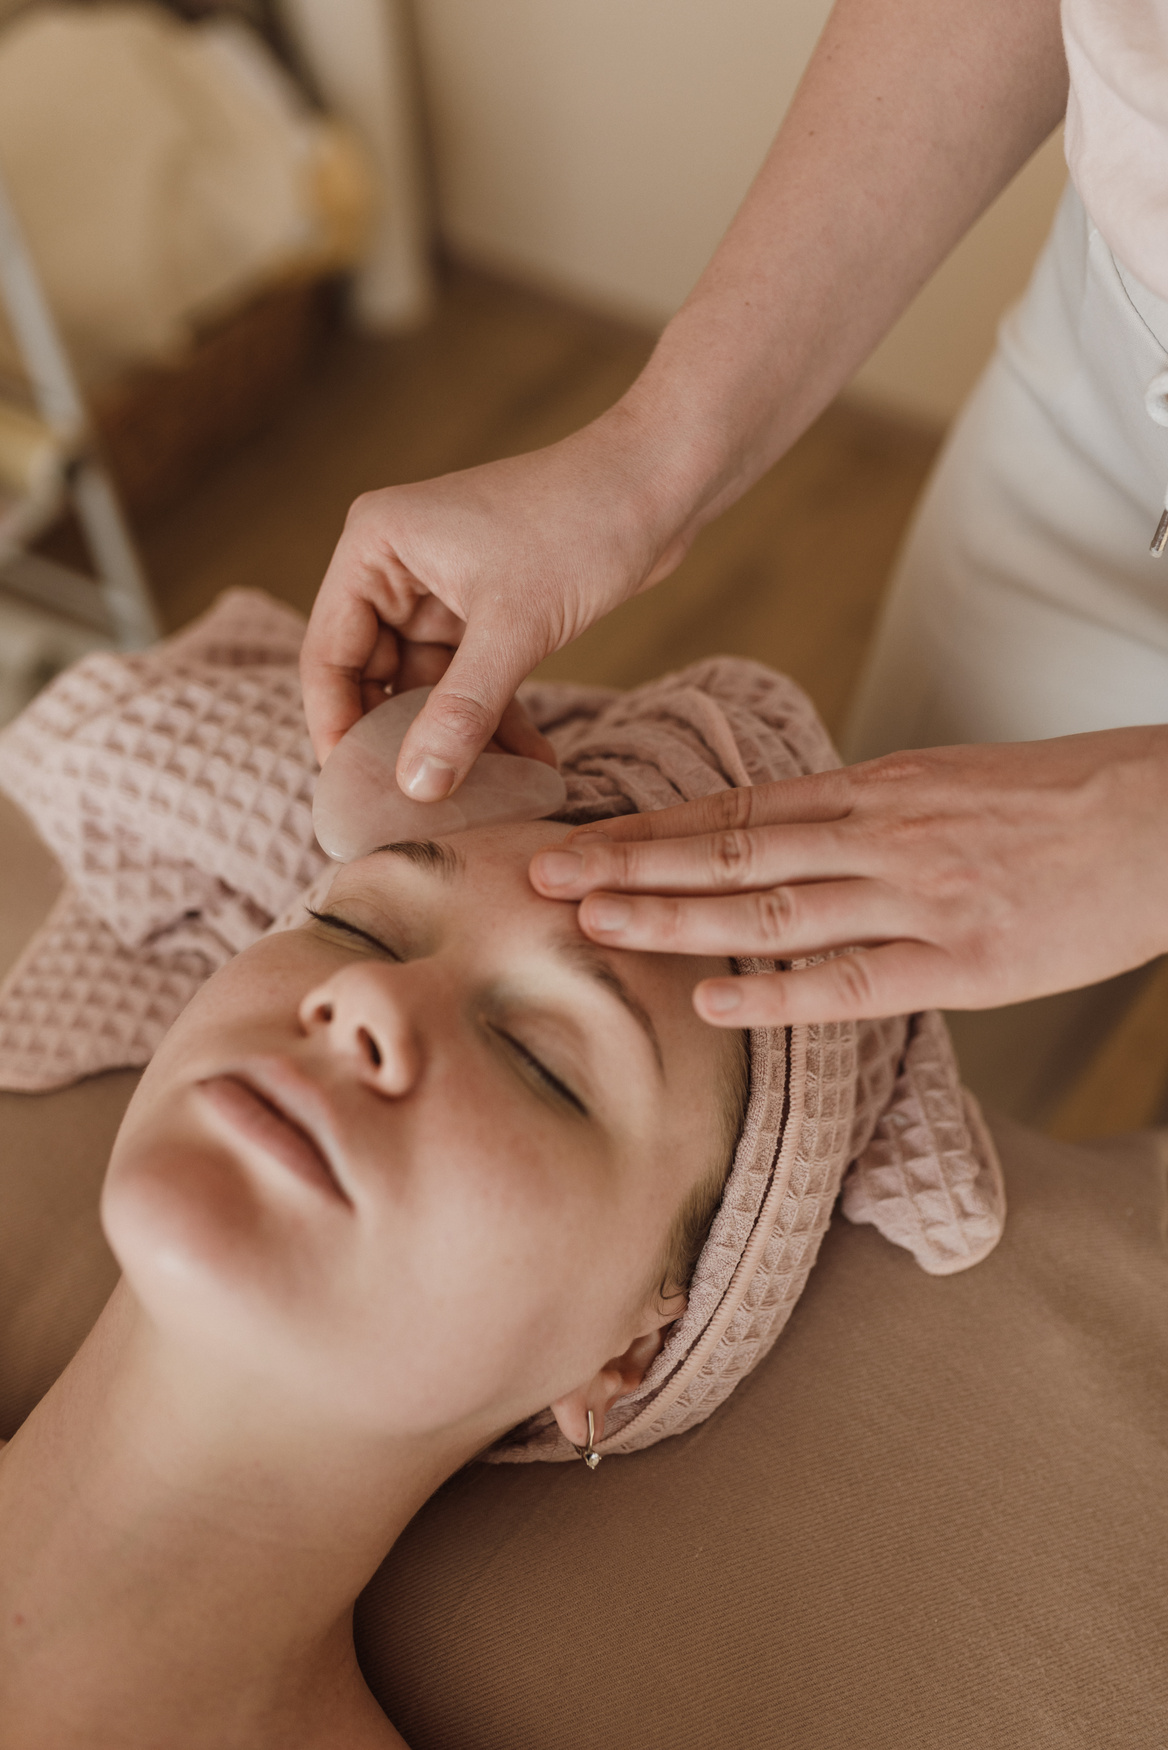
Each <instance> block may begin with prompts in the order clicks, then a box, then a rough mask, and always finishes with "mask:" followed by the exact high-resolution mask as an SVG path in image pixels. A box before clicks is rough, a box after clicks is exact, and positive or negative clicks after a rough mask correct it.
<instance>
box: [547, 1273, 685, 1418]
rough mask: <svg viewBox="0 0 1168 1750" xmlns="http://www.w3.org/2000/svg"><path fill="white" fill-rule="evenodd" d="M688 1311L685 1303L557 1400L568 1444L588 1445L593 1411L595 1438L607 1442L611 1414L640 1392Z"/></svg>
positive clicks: (554, 1411) (554, 1410) (555, 1413)
mask: <svg viewBox="0 0 1168 1750" xmlns="http://www.w3.org/2000/svg"><path fill="white" fill-rule="evenodd" d="M684 1311H685V1301H684V1299H683V1300H681V1301H680V1305H679V1307H678V1309H677V1310H676V1311H673V1312H672V1313H671V1314H670V1317H669V1318H668V1320H666V1321H665V1323H664V1324H660V1325H654V1327H653V1329H652V1330H651V1331H646V1332H645V1333H644V1335H642V1336H640V1337H634V1338H633V1340H632V1342H631V1343H630V1344H629V1346H628V1348H627V1349H626V1350H625V1352H624V1354H623V1355H617V1356H615V1357H614V1358H613V1360H611V1361H606V1362H605V1364H604V1366H603V1367H602V1368H601V1369H600V1372H599V1373H597V1374H596V1375H594V1377H593V1378H592V1379H590V1380H589V1381H588V1382H587V1384H586V1385H581V1386H577V1387H576V1389H575V1390H574V1391H570V1392H565V1393H564V1396H563V1397H562V1398H557V1399H556V1401H555V1403H554V1404H553V1405H552V1406H551V1410H552V1414H553V1416H554V1417H555V1419H556V1422H557V1424H558V1425H559V1430H560V1433H561V1434H562V1435H563V1436H564V1438H565V1439H566V1440H570V1441H571V1442H572V1445H573V1446H585V1445H586V1444H587V1442H588V1412H589V1410H591V1411H592V1419H593V1422H594V1423H595V1425H596V1433H595V1438H596V1439H597V1440H603V1439H604V1422H605V1417H606V1416H607V1415H608V1412H609V1410H611V1408H612V1406H613V1405H614V1404H615V1403H616V1401H617V1399H618V1398H623V1397H627V1396H628V1394H629V1392H631V1391H636V1389H637V1387H638V1386H639V1385H640V1383H641V1381H642V1380H643V1379H644V1377H645V1375H646V1374H647V1373H648V1371H649V1369H650V1367H652V1365H653V1363H654V1361H656V1359H657V1357H658V1355H660V1353H661V1351H662V1349H664V1347H665V1336H666V1333H667V1331H668V1330H669V1328H670V1326H671V1325H673V1324H675V1323H676V1321H677V1320H678V1319H679V1318H680V1317H681V1315H682V1313H683V1312H684Z"/></svg>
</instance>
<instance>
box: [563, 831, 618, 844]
mask: <svg viewBox="0 0 1168 1750" xmlns="http://www.w3.org/2000/svg"><path fill="white" fill-rule="evenodd" d="M570 842H571V843H572V844H574V845H611V843H612V840H611V839H610V838H609V836H608V834H607V833H606V832H600V831H598V830H597V828H596V827H594V826H578V827H577V828H576V830H575V832H574V833H573V834H572V837H571V841H570Z"/></svg>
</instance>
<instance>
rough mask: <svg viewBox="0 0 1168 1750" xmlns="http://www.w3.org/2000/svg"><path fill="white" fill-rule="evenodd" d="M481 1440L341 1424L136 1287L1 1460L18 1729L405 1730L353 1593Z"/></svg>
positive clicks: (33, 1737)
mask: <svg viewBox="0 0 1168 1750" xmlns="http://www.w3.org/2000/svg"><path fill="white" fill-rule="evenodd" d="M477 1444H478V1442H477V1441H472V1440H470V1439H469V1438H468V1437H467V1436H466V1434H465V1432H463V1434H462V1437H461V1440H459V1439H457V1438H456V1437H453V1436H451V1437H448V1438H446V1439H445V1440H443V1439H441V1438H437V1439H432V1440H430V1441H427V1442H418V1441H396V1442H395V1441H394V1440H392V1439H389V1438H386V1437H385V1436H377V1437H375V1436H372V1435H369V1436H361V1435H358V1436H352V1435H351V1434H350V1435H347V1436H346V1437H345V1438H344V1439H343V1440H341V1439H338V1437H337V1432H336V1430H335V1429H331V1428H322V1427H319V1426H316V1427H314V1426H312V1423H311V1418H310V1416H308V1415H307V1414H306V1413H304V1411H303V1410H302V1409H301V1408H300V1407H299V1406H291V1407H290V1406H289V1405H288V1404H287V1403H286V1402H280V1401H276V1400H275V1399H274V1398H273V1397H272V1396H271V1395H269V1394H268V1393H266V1391H265V1387H264V1382H263V1381H262V1380H258V1379H256V1378H251V1379H246V1380H236V1381H233V1382H231V1383H230V1384H229V1385H225V1384H224V1382H223V1380H222V1378H221V1377H218V1378H213V1377H211V1372H210V1370H208V1369H205V1368H202V1367H201V1366H200V1364H199V1362H198V1361H197V1359H196V1358H194V1357H192V1356H191V1355H190V1354H189V1353H175V1352H174V1350H173V1347H172V1346H171V1345H168V1343H167V1341H166V1340H165V1338H164V1337H163V1336H162V1335H161V1334H160V1333H159V1332H158V1331H157V1329H156V1327H154V1326H153V1325H152V1324H151V1322H150V1321H149V1319H148V1318H147V1317H146V1316H145V1315H144V1313H143V1312H142V1309H141V1308H140V1307H139V1306H138V1305H137V1303H136V1302H135V1301H134V1299H133V1297H132V1296H131V1294H130V1292H129V1291H128V1289H126V1287H125V1286H124V1285H122V1286H121V1287H120V1288H119V1289H118V1290H117V1291H116V1292H115V1294H114V1296H113V1297H112V1299H111V1301H110V1302H109V1304H108V1305H107V1307H106V1309H105V1311H104V1313H103V1314H102V1316H101V1318H100V1319H99V1321H98V1324H97V1325H96V1327H95V1328H94V1331H93V1332H92V1334H91V1335H90V1337H89V1339H88V1340H87V1342H86V1344H85V1345H84V1347H83V1348H82V1349H81V1351H80V1352H79V1354H78V1355H77V1357H76V1359H75V1360H74V1362H73V1363H72V1364H71V1366H70V1367H69V1368H68V1369H67V1370H66V1372H65V1373H64V1374H63V1375H62V1377H61V1379H60V1380H59V1381H58V1382H57V1384H56V1386H54V1388H53V1390H52V1391H51V1392H50V1393H49V1394H48V1395H47V1397H46V1398H45V1399H44V1400H43V1401H42V1403H41V1404H40V1405H39V1406H38V1408H37V1409H36V1411H34V1413H33V1415H32V1416H30V1417H29V1419H28V1421H27V1422H26V1423H25V1424H24V1426H23V1427H22V1428H21V1430H20V1432H19V1433H18V1434H17V1435H16V1437H15V1439H14V1440H13V1441H12V1442H11V1444H10V1445H9V1446H8V1447H7V1448H5V1450H4V1452H3V1455H2V1457H0V1698H2V1705H0V1711H2V1712H3V1713H4V1715H5V1718H6V1720H7V1721H8V1729H9V1730H10V1731H11V1730H12V1729H13V1727H14V1726H16V1727H17V1729H16V1731H15V1734H14V1736H13V1737H12V1738H10V1739H9V1740H8V1741H9V1742H13V1743H19V1744H21V1745H22V1746H23V1745H29V1746H33V1745H36V1746H39V1745H41V1744H42V1743H43V1744H45V1745H49V1744H52V1745H53V1746H54V1750H70V1747H72V1746H73V1745H78V1746H80V1745H81V1744H84V1745H85V1746H87V1747H94V1746H97V1745H105V1744H106V1743H107V1742H108V1743H109V1744H110V1745H114V1744H116V1745H118V1746H120V1747H124V1750H134V1747H136V1746H138V1745H146V1744H149V1745H150V1746H152V1747H153V1746H165V1750H183V1747H184V1746H186V1745H188V1744H190V1745H194V1744H200V1745H202V1744H207V1743H214V1744H216V1745H217V1746H222V1750H229V1747H234V1746H235V1745H239V1746H241V1747H242V1746H244V1745H246V1746H247V1750H261V1747H263V1746H267V1745H269V1744H271V1745H273V1746H274V1745H277V1744H279V1745H280V1746H281V1747H282V1750H283V1747H285V1746H290V1745H293V1744H295V1745H297V1746H300V1745H304V1746H306V1747H307V1746H317V1745H319V1746H322V1747H323V1746H324V1745H341V1744H343V1745H345V1746H346V1750H349V1747H350V1746H352V1747H354V1750H356V1747H357V1746H360V1747H361V1750H364V1747H365V1746H366V1745H368V1746H370V1747H372V1746H377V1745H379V1746H388V1745H393V1744H399V1745H400V1743H401V1739H400V1738H399V1737H398V1736H397V1734H396V1733H395V1732H394V1731H393V1728H392V1727H391V1726H390V1725H389V1724H388V1722H387V1721H386V1719H385V1717H384V1715H383V1714H382V1713H381V1711H380V1709H379V1708H378V1707H377V1705H376V1703H375V1702H374V1701H373V1698H372V1696H371V1695H370V1694H369V1691H368V1690H367V1688H366V1687H365V1684H364V1681H363V1679H362V1678H361V1675H360V1672H359V1670H358V1668H357V1664H356V1658H355V1655H354V1651H353V1641H352V1631H351V1617H352V1607H353V1602H354V1600H355V1598H356V1596H357V1594H358V1592H359V1591H360V1590H361V1588H362V1586H364V1584H365V1583H366V1581H367V1580H368V1579H369V1577H370V1576H371V1574H372V1573H373V1572H374V1570H375V1569H376V1567H377V1565H378V1563H379V1562H380V1561H381V1559H382V1558H383V1556H384V1555H385V1553H386V1551H387V1550H388V1549H389V1548H390V1546H391V1545H392V1544H393V1542H394V1540H395V1539H396V1537H397V1536H398V1534H399V1532H400V1531H401V1530H402V1529H403V1528H404V1526H405V1525H406V1523H407V1522H408V1521H409V1519H410V1518H411V1517H412V1516H413V1514H414V1513H415V1512H416V1511H417V1509H418V1508H419V1507H420V1506H421V1504H422V1502H423V1501H425V1500H426V1499H427V1497H428V1496H429V1495H430V1494H432V1493H433V1491H434V1489H435V1488H437V1486H438V1484H439V1483H440V1482H441V1481H443V1479H444V1478H445V1477H446V1476H448V1475H450V1474H451V1473H452V1472H453V1471H454V1470H455V1469H457V1468H458V1466H459V1464H461V1463H462V1462H464V1461H465V1459H467V1458H468V1457H470V1455H471V1453H472V1451H473V1450H474V1449H475V1446H476V1445H477ZM18 1722H19V1725H18ZM20 1726H23V1727H24V1731H23V1733H22V1731H21V1729H20Z"/></svg>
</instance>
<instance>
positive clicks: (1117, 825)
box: [532, 727, 1168, 1027]
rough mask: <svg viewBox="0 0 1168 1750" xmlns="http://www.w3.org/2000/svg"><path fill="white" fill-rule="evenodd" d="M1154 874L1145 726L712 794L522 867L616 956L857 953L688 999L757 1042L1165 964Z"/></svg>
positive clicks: (1158, 733) (1162, 779) (984, 1002)
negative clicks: (805, 1026) (859, 948)
mask: <svg viewBox="0 0 1168 1750" xmlns="http://www.w3.org/2000/svg"><path fill="white" fill-rule="evenodd" d="M690 835H692V836H690ZM1117 847H1118V848H1119V854H1117ZM1166 859H1168V728H1159V727H1157V728H1151V729H1117V730H1109V731H1107V732H1106V733H1103V734H1099V735H1074V736H1066V737H1062V738H1058V739H1053V740H1050V741H1041V742H1034V743H1024V744H1021V745H1016V746H1010V745H1003V746H994V747H981V748H960V747H956V748H939V749H933V750H929V751H926V752H923V753H912V754H896V755H892V756H890V757H887V758H884V759H880V760H872V761H869V762H868V763H866V764H864V765H859V766H852V767H845V768H844V769H842V770H840V771H834V772H824V773H820V774H817V775H815V776H813V777H808V778H797V779H794V780H792V781H788V782H786V783H775V784H764V785H760V786H759V787H758V788H757V789H754V790H737V791H725V792H723V793H721V794H719V795H717V796H711V797H708V798H706V799H705V800H704V801H702V802H697V803H692V804H687V805H685V806H682V807H680V808H674V809H666V810H662V811H661V812H660V813H658V814H648V815H640V816H634V817H630V818H629V819H628V820H614V821H608V822H605V823H604V825H603V829H601V830H598V829H597V828H595V827H590V828H587V829H581V830H580V831H578V832H577V833H575V834H573V835H572V838H571V839H570V840H569V841H568V843H567V844H566V845H565V846H564V847H562V848H560V847H557V848H555V849H553V850H551V851H547V852H543V853H541V854H540V855H539V856H537V857H536V858H534V859H533V862H532V880H533V882H534V883H535V885H536V887H537V888H538V889H539V890H540V891H541V892H544V893H547V894H554V895H557V896H561V897H564V898H571V899H582V900H583V903H582V904H581V906H580V913H579V916H580V925H581V928H582V929H584V930H585V931H586V932H587V933H588V934H589V935H590V936H592V938H593V939H594V940H595V941H597V942H606V943H608V944H610V945H614V946H615V945H618V944H619V945H620V946H623V947H636V948H650V949H656V950H658V951H666V952H671V953H677V952H679V951H680V952H685V953H695V954H717V953H726V952H728V951H733V952H734V953H735V954H757V955H760V956H766V957H770V958H775V959H780V960H789V959H794V958H797V957H800V956H804V955H809V954H821V953H824V952H826V951H828V950H829V949H833V948H844V947H849V946H853V945H863V946H864V947H865V949H866V952H864V953H862V954H848V955H843V956H839V957H837V958H835V959H832V960H829V961H826V962H824V963H822V964H820V965H817V966H810V967H805V968H800V969H797V970H793V971H786V972H778V973H775V974H770V975H762V976H758V977H754V978H748V979H734V980H730V979H726V978H716V979H712V980H706V981H704V982H701V983H699V984H698V986H697V989H696V990H695V992H694V1003H695V1007H696V1008H697V1012H698V1013H699V1014H700V1015H702V1016H703V1017H704V1018H705V1019H706V1020H707V1021H710V1022H711V1023H712V1024H713V1025H715V1026H733V1027H743V1026H747V1025H749V1026H761V1025H776V1026H777V1025H784V1024H787V1023H790V1022H794V1021H815V1020H820V1019H824V1018H826V1017H828V1016H832V1017H855V1018H859V1017H861V1016H865V1015H885V1014H894V1013H897V1012H899V1011H904V1010H906V1009H907V1010H911V1009H916V1008H926V1007H927V1008H934V1007H935V1008H967V1009H976V1008H984V1007H988V1006H990V1005H993V1004H997V1003H1002V1002H1013V1001H1021V1000H1022V999H1024V998H1027V997H1033V996H1043V995H1045V994H1047V993H1048V992H1051V991H1056V990H1067V989H1073V988H1074V987H1075V986H1077V985H1084V984H1091V983H1093V982H1095V981H1096V980H1098V979H1101V978H1104V977H1106V976H1108V975H1109V974H1111V973H1115V972H1121V971H1124V970H1126V969H1127V968H1128V967H1133V966H1140V965H1142V964H1143V963H1144V962H1145V961H1147V960H1150V959H1152V958H1153V957H1154V956H1155V955H1157V954H1162V953H1163V952H1164V951H1165V950H1166V949H1168V911H1166V909H1165V906H1164V899H1163V870H1164V867H1165V862H1166ZM606 890H607V891H606ZM686 895H700V896H701V897H692V898H687V897H682V896H686ZM585 896H587V897H585Z"/></svg>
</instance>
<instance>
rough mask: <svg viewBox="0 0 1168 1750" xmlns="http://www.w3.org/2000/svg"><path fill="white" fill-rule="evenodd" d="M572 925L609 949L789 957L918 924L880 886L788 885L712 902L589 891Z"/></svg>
mask: <svg viewBox="0 0 1168 1750" xmlns="http://www.w3.org/2000/svg"><path fill="white" fill-rule="evenodd" d="M577 916H578V918H579V923H580V928H581V930H583V932H584V934H585V935H586V936H589V937H591V939H592V941H594V942H600V943H603V944H604V946H605V947H609V948H625V949H640V950H643V951H649V952H655V953H659V954H716V955H730V956H733V955H743V956H747V957H750V958H758V959H767V960H793V959H796V958H798V957H799V956H801V955H804V954H823V953H827V952H828V951H829V950H831V949H833V948H847V947H852V946H856V945H859V944H867V943H876V942H887V941H890V940H891V939H893V938H894V937H898V936H904V935H906V934H908V933H909V931H910V930H911V931H912V932H913V933H914V934H917V933H919V932H920V930H921V925H922V922H923V921H924V920H923V919H922V918H921V916H920V914H919V912H917V913H916V914H914V913H913V911H912V909H911V908H910V907H909V906H908V905H907V904H906V902H905V900H904V898H903V896H902V895H901V894H899V893H897V892H896V890H895V889H894V888H891V887H888V886H886V885H885V884H884V883H883V882H882V881H866V880H857V881H822V882H806V883H797V882H793V883H791V884H790V885H786V886H782V887H768V888H765V889H763V890H762V891H761V892H756V893H735V894H731V895H728V896H726V897H724V898H716V899H707V898H702V899H665V898H661V897H659V896H656V895H653V896H644V897H642V896H637V897H633V896H632V895H630V894H626V893H590V894H589V895H588V897H587V898H586V899H584V900H583V901H582V902H581V905H580V909H579V912H578V913H577Z"/></svg>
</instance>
